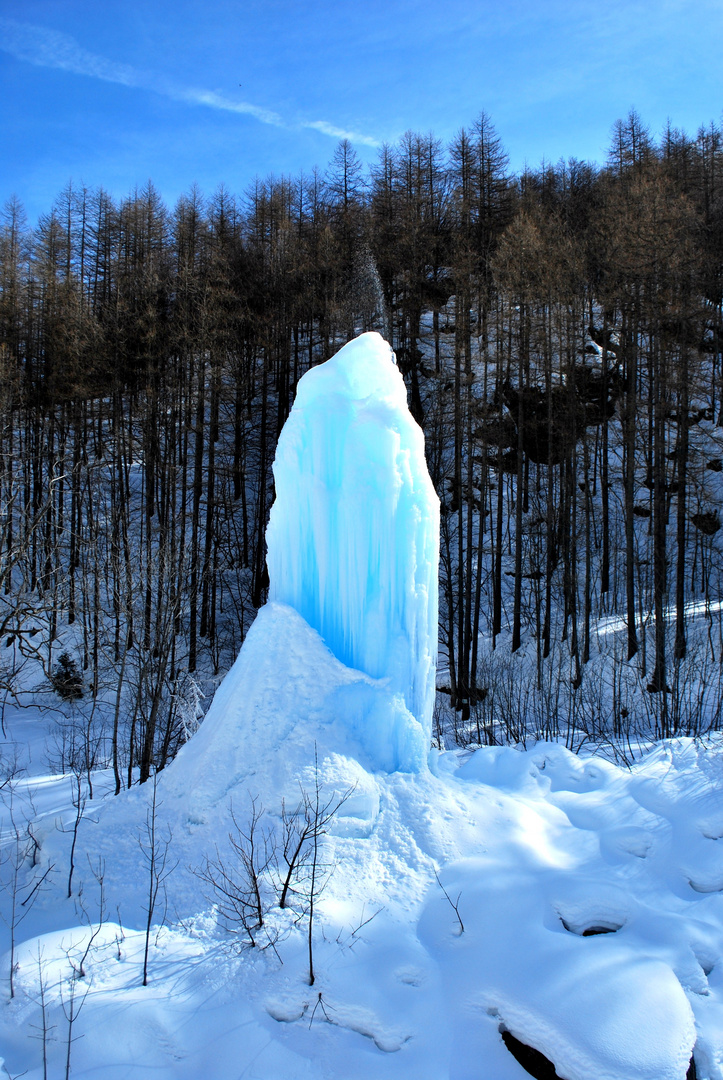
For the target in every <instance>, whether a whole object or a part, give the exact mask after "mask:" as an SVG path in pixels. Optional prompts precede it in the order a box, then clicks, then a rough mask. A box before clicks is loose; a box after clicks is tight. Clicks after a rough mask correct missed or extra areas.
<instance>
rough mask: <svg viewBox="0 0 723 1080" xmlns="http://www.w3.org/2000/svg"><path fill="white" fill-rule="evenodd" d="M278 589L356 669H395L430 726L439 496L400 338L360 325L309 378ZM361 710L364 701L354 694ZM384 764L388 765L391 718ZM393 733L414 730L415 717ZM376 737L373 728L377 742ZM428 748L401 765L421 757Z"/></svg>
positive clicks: (291, 431) (278, 515)
mask: <svg viewBox="0 0 723 1080" xmlns="http://www.w3.org/2000/svg"><path fill="white" fill-rule="evenodd" d="M274 479H275V482H276V501H275V503H274V505H273V507H272V510H271V518H270V521H269V526H268V529H267V533H266V541H267V545H268V556H267V563H268V568H269V578H270V594H269V595H270V598H271V599H272V600H276V601H280V602H282V603H285V604H288V605H289V606H291V607H293V608H294V609H295V610H296V611H298V612H299V614H300V615H302V616H303V618H304V619H305V620H306V622H307V623H308V624H309V625H310V626H312V627H314V629H315V630H317V631H318V632H319V633H320V634H321V636H322V637H323V639H324V641H325V642H326V644H327V645H328V646H329V648H330V649H331V651H332V652H333V653H334V655H335V656H336V657H337V658H338V659H339V660H340V661H341V662H342V663H343V664H345V665H346V666H347V667H350V668H353V669H358V670H359V671H363V672H365V673H366V674H367V675H369V676H371V677H372V678H374V679H387V680H388V686H389V691H390V694H391V695H392V696H393V697H396V696H397V695H401V698H402V699H403V702H404V705H405V706H406V708H407V709H408V710H409V712H410V713H411V714H412V715H413V716H414V717H415V718H416V719H417V720H418V721H419V723H420V724H421V726H422V729H423V732H422V734H423V738H424V740H425V741H426V743H427V744H428V742H429V738H430V735H431V726H432V710H433V705H434V692H435V664H436V655H437V568H438V562H439V500H438V498H437V495H436V493H435V491H434V487H433V485H432V482H431V480H430V478H429V473H428V471H427V465H426V461H425V458H424V436H423V434H422V431H421V429H420V428H419V426H418V425H417V424H416V422H415V421H414V419H413V418H412V416H411V414H410V412H409V409H408V408H407V393H406V388H405V386H404V380H403V379H402V376H401V373H400V372H399V369H398V368H397V366H396V364H395V362H394V353H393V352H392V350H391V347H390V346H389V345H388V344H387V342H385V341H384V340H383V338H382V337H381V336H380V335H379V334H376V333H369V334H362V335H361V336H360V337H358V338H357V339H355V340H354V341H350V342H349V343H348V344H347V345H345V346H344V348H343V349H341V350H340V351H339V352H338V353H337V354H336V356H334V357H333V358H332V359H331V360H328V361H327V362H326V363H325V364H321V365H320V366H319V367H315V368H312V369H311V370H310V371H308V372H307V373H306V374H305V375H304V376H303V378H302V379H301V380H300V382H299V386H298V389H297V394H296V400H295V402H294V406H293V408H292V410H291V414H290V416H289V418H288V420H287V421H286V424H285V425H284V428H283V431H282V432H281V436H280V438H279V442H278V446H277V450H276V460H275V462H274ZM348 704H350V705H351V707H352V713H353V714H354V717H353V721H352V722H353V723H356V722H357V720H358V716H359V709H358V708H357V704H356V702H349V703H348ZM362 711H363V712H364V713H365V723H367V724H369V725H370V726H371V727H374V728H376V730H377V732H378V738H379V743H380V746H379V750H380V760H379V763H378V767H379V768H385V769H388V768H389V767H390V765H389V762H390V760H393V756H392V758H390V755H389V752H388V748H387V746H386V744H387V743H388V740H389V735H388V733H387V732H386V731H384V730H383V728H382V727H378V728H377V727H376V725H377V724H383V723H385V722H386V721H387V720H388V719H389V715H388V712H387V713H386V714H385V715H379V716H377V715H376V714H375V713H374V712H373V710H372V711H369V710H368V709H367V707H366V705H363V706H362ZM398 716H399V717H401V730H400V732H399V734H398V735H395V736H393V739H394V741H395V742H396V743H397V744H398V745H400V746H401V745H404V744H406V743H407V742H408V739H407V721H406V718H405V714H404V713H403V712H401V711H399V712H398ZM367 746H368V749H371V746H370V740H367ZM418 761H419V753H418V750H413V751H412V756H411V758H410V759H404V758H398V759H396V764H392V765H391V767H392V768H395V767H396V768H407V769H409V768H415V767H416V765H417V763H418Z"/></svg>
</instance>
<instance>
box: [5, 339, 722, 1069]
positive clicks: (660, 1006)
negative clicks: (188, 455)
mask: <svg viewBox="0 0 723 1080" xmlns="http://www.w3.org/2000/svg"><path fill="white" fill-rule="evenodd" d="M345 354H346V355H345ZM310 376H313V378H310ZM400 387H401V390H400ZM402 390H403V384H402V383H401V379H400V378H399V377H398V373H397V372H396V369H395V367H394V365H393V362H392V359H391V355H390V353H389V350H388V347H387V346H385V345H384V343H383V342H382V340H381V338H378V336H377V335H364V336H363V337H362V338H360V339H359V341H358V342H355V343H352V347H350V346H347V347H346V348H345V349H344V350H342V352H341V353H339V354H338V356H337V357H336V358H335V359H334V360H333V361H330V362H328V363H327V364H326V365H323V367H320V368H318V369H314V370H312V372H310V373H309V375H307V376H305V377H304V380H302V384H301V386H300V391H299V395H298V397H297V406H295V409H294V411H293V412H292V417H291V419H290V422H289V425H288V428H287V429H285V432H284V436H283V438H282V441H281V444H280V450H279V455H278V457H277V463H276V479H277V499H278V501H277V504H276V507H275V510H274V515H273V517H272V524H271V526H270V528H269V568H270V574H271V583H272V600H271V602H270V603H269V604H268V605H267V606H266V607H265V608H263V609H262V610H261V611H260V612H259V615H258V617H257V619H256V622H255V623H254V625H253V626H252V628H251V630H250V631H249V633H248V635H247V637H246V640H245V642H244V646H243V648H242V650H241V652H240V654H239V656H238V659H237V661H236V663H235V665H234V666H233V668H232V669H231V671H230V672H229V673H228V675H227V676H226V678H225V680H224V682H223V684H222V685H221V687H220V689H219V690H218V692H217V693H216V695H215V697H214V699H213V702H212V704H211V707H210V709H209V712H208V714H207V717H206V719H205V721H204V722H203V724H202V725H201V726H200V728H199V730H198V731H197V732H196V733H195V734H194V735H193V737H192V738H191V740H190V741H189V742H188V743H187V744H186V745H185V746H184V747H183V748H182V749H181V751H180V753H179V754H178V756H177V758H176V759H175V761H174V762H173V763H172V764H171V765H170V766H169V767H168V768H167V769H165V770H164V771H163V772H162V773H161V774H159V776H158V778H157V787H156V788H155V791H154V787H153V784H152V783H148V784H145V785H143V786H136V787H133V788H132V789H131V790H129V791H125V792H123V793H122V794H121V795H120V796H118V797H114V796H113V795H112V794H111V792H112V790H113V778H112V776H111V775H110V774H109V773H108V772H107V771H106V772H105V773H101V772H99V773H98V774H97V775H96V776H94V792H95V798H94V799H93V800H92V801H89V802H88V805H87V808H86V813H85V816H84V817H83V819H82V821H81V822H80V826H79V830H78V838H77V844H76V847H75V867H76V869H75V874H74V878H73V896H72V897H71V898H70V899H68V898H67V891H68V890H67V885H68V862H69V855H70V849H71V843H72V827H73V823H74V821H75V818H76V811H75V807H74V806H73V794H74V790H76V788H75V781H74V778H72V777H69V776H68V777H53V776H47V775H44V774H43V773H42V772H41V771H39V770H40V766H41V765H42V760H41V759H42V753H41V751H40V748H41V747H42V746H43V745H44V735H43V724H44V722H45V721H44V720H43V716H42V714H41V713H40V712H38V714H37V715H36V716H35V720H34V723H35V729H36V730H35V734H34V735H33V739H34V740H35V741H34V743H33V746H34V751H33V755H30V756H29V757H28V760H30V761H32V764H33V769H34V774H32V775H24V776H21V777H16V778H14V779H13V780H12V781H10V782H8V783H7V784H6V785H5V786H4V787H3V788H2V790H0V798H1V799H2V806H0V813H1V815H2V827H1V828H0V875H1V876H2V884H3V885H4V891H3V892H1V893H0V911H1V913H2V915H3V918H4V919H5V920H6V926H5V929H4V931H3V946H2V947H3V949H4V950H6V951H5V953H4V956H3V957H2V959H1V961H0V989H2V992H4V993H5V995H6V1001H5V1004H4V1007H3V1009H2V1010H0V1048H1V1052H2V1054H3V1056H4V1059H5V1070H6V1072H7V1074H9V1075H12V1076H16V1075H18V1074H20V1073H24V1074H25V1075H26V1076H27V1077H28V1080H40V1078H41V1077H42V1076H43V1075H44V1073H43V1063H42V1049H41V1042H40V1040H39V1036H40V1035H41V1034H42V1002H41V990H42V993H43V994H44V996H45V1011H46V1030H47V1036H48V1041H47V1056H48V1072H47V1075H49V1076H60V1075H65V1071H64V1064H65V1055H66V1051H67V1046H68V1039H69V1038H70V1037H71V1036H72V1039H73V1040H74V1041H73V1042H72V1044H71V1051H72V1070H71V1075H77V1076H83V1077H85V1078H87V1080H124V1078H126V1077H128V1078H135V1077H138V1076H151V1075H152V1076H153V1077H154V1078H157V1080H186V1078H188V1080H197V1078H198V1077H201V1076H203V1077H205V1076H208V1077H212V1078H213V1080H242V1078H243V1080H369V1078H373V1080H524V1077H525V1076H526V1075H527V1074H526V1073H525V1072H524V1071H523V1069H522V1068H521V1066H520V1065H519V1064H518V1062H517V1061H516V1060H515V1058H514V1057H513V1056H512V1055H511V1054H510V1052H509V1051H508V1049H507V1047H506V1046H505V1043H504V1042H503V1038H502V1034H503V1032H509V1033H511V1034H512V1035H514V1036H515V1037H516V1038H517V1039H519V1040H520V1041H522V1042H524V1043H526V1044H528V1045H530V1046H532V1047H534V1048H536V1049H537V1050H539V1051H540V1052H542V1053H543V1054H544V1055H545V1056H546V1057H548V1058H549V1059H550V1060H551V1061H552V1062H553V1063H554V1065H555V1067H556V1071H557V1074H558V1076H560V1077H562V1078H564V1080H684V1078H685V1076H686V1073H687V1070H688V1065H689V1062H690V1059H691V1054H692V1053H693V1052H694V1054H695V1063H696V1070H697V1077H698V1080H723V797H722V796H723V739H721V737H720V736H715V737H714V738H711V740H710V741H708V742H704V741H702V740H698V741H695V740H691V739H677V740H672V741H667V742H664V743H661V744H660V745H658V746H657V747H655V748H653V749H652V750H650V751H649V752H648V753H647V754H646V755H644V756H642V757H641V758H640V760H638V761H636V763H635V764H634V766H632V767H631V768H621V767H619V766H618V765H616V764H613V763H611V762H610V761H607V760H604V759H602V758H600V757H596V756H594V755H590V754H588V755H587V756H583V754H578V755H576V754H573V753H572V752H570V751H569V750H567V749H565V748H563V747H562V746H560V745H558V744H556V743H539V744H538V745H536V746H534V747H530V748H528V749H526V750H521V749H517V748H514V747H482V748H479V749H476V750H465V751H461V750H459V751H454V752H439V751H432V752H431V753H430V752H428V749H427V748H428V745H429V726H430V720H431V717H430V713H429V692H430V691H429V685H428V684H429V680H430V678H431V677H432V676H433V669H434V648H433V644H432V640H433V634H432V622H431V621H430V620H431V619H432V614H433V608H435V606H436V593H435V585H434V574H432V572H431V569H430V566H431V565H432V563H430V560H432V559H433V557H434V556H435V550H434V549H435V543H436V540H435V538H434V537H433V536H432V535H431V531H432V526H433V525H434V522H435V521H436V513H437V508H436V502H435V500H434V499H433V498H431V497H430V494H429V493H430V490H431V489H430V488H429V487H428V477H427V474H426V470H425V469H423V468H422V465H423V458H420V457H419V455H421V454H422V451H423V448H422V445H421V435H420V434H419V433H418V429H416V428H415V426H414V425H413V422H412V421H411V419H410V418H409V417H408V413H407V412H406V403H405V401H404V400H403V394H402V392H401V391H402ZM332 439H333V440H335V441H334V442H333V445H334V446H335V447H336V448H337V450H338V452H335V453H334V454H330V453H328V445H329V440H332ZM325 447H326V452H327V456H328V457H329V458H330V459H332V458H333V460H329V461H328V462H327V463H325V462H324V460H323V458H324V448H325ZM362 454H365V455H368V456H371V458H372V460H373V462H374V468H373V470H372V476H371V477H370V478H368V479H366V480H365V478H364V475H363V469H362V464H361V461H360V457H359V455H362ZM335 469H336V470H337V472H336V473H335ZM295 499H296V504H295V503H294V500H295ZM297 504H298V505H297ZM365 508H367V511H368V512H365ZM322 512H323V513H322ZM324 515H327V516H328V520H327V517H325V516H324ZM349 530H350V531H351V532H352V533H353V534H354V535H353V536H347V535H346V531H349ZM342 533H343V534H344V535H343V536H342ZM302 540H303V541H304V542H303V543H302V542H301V541H302ZM337 551H338V552H340V553H341V555H340V558H339V559H338V560H335V559H333V558H332V555H333V553H334V552H337ZM434 565H435V566H436V563H434ZM295 575H299V576H300V577H299V580H300V581H301V583H302V584H301V585H299V586H298V588H297V587H296V585H295V584H294V582H295V580H296V577H295ZM357 577H359V579H360V588H359V589H358V590H357V589H356V588H355V583H356V582H357ZM317 589H318V596H319V599H318V600H317V599H315V596H316V592H315V590H317ZM332 596H336V597H337V598H338V600H339V603H340V605H341V607H342V608H343V611H344V618H345V619H346V618H348V620H349V627H350V631H349V633H345V632H344V625H343V623H342V622H340V621H339V619H338V618H337V616H336V615H335V614H334V612H333V605H332V603H331V597H332ZM390 598H392V599H390ZM434 614H435V619H436V613H434ZM405 650H406V652H405ZM407 653H408V655H407ZM410 657H411V659H410ZM29 713H30V711H29V710H25V711H24V713H21V712H20V711H18V712H17V713H16V712H9V713H8V716H7V717H6V725H7V729H8V742H7V743H6V745H5V746H4V748H3V752H4V756H5V757H6V759H7V758H8V757H12V752H11V750H12V746H8V744H12V743H13V742H14V741H22V739H24V738H25V736H26V734H27V733H28V732H29V730H30V728H31V727H32V726H33V725H32V724H30V723H29V720H28V716H29ZM8 751H10V752H8ZM317 790H318V791H319V792H320V793H321V799H322V801H323V802H324V803H326V802H327V800H328V801H330V802H331V803H334V802H336V801H340V800H344V801H343V803H342V805H340V808H339V810H338V813H337V814H336V815H335V816H334V817H333V818H332V819H331V820H330V822H329V825H328V828H327V830H326V832H325V834H324V835H323V836H322V837H320V842H321V863H320V866H322V867H323V877H324V879H325V881H326V885H325V888H324V890H323V892H322V893H321V894H320V895H319V897H318V898H317V900H318V902H317V905H316V922H315V924H314V926H312V928H311V940H312V945H313V952H314V968H315V976H316V977H315V980H314V983H313V985H310V980H309V955H308V941H309V923H308V905H307V906H306V907H305V906H304V904H303V903H301V904H296V905H295V906H292V907H289V908H284V909H283V910H282V909H280V908H279V906H278V902H277V901H278V878H279V869H278V863H277V864H274V862H273V860H272V862H271V863H270V864H269V866H268V867H267V869H266V870H265V871H264V872H263V873H262V875H261V881H260V890H261V893H262V895H263V897H264V899H265V901H267V902H268V909H267V910H266V912H265V931H264V932H265V934H266V938H264V939H263V940H261V939H260V940H261V943H262V944H263V943H264V941H269V942H272V943H273V944H272V945H271V946H270V947H268V948H266V949H262V948H260V947H254V948H241V947H239V945H238V944H237V943H235V939H234V937H233V935H231V934H229V929H228V925H227V924H226V923H225V921H224V919H223V918H222V916H221V915H220V913H219V908H218V905H217V903H216V899H217V898H215V897H214V895H213V892H212V890H209V888H208V882H207V881H206V882H204V881H203V879H201V878H199V876H198V874H197V873H196V871H197V870H198V868H199V867H203V865H204V862H205V861H206V860H208V859H214V858H216V859H226V860H227V865H229V866H230V865H231V863H230V862H228V860H230V859H231V850H230V848H229V845H228V839H227V838H228V834H229V832H232V830H233V823H234V818H235V820H236V821H237V822H240V823H242V824H245V823H247V822H248V820H249V818H250V816H251V814H252V813H253V811H254V808H255V809H256V811H257V813H258V814H259V823H260V829H261V830H262V833H261V834H260V835H261V836H263V837H264V838H265V843H266V844H267V845H270V846H273V844H275V843H278V841H279V838H280V836H282V834H283V829H284V823H285V821H288V813H289V810H290V809H291V810H292V816H293V808H294V807H297V806H298V804H299V802H300V801H302V802H303V794H304V793H306V795H307V797H308V796H309V794H311V795H312V796H313V794H314V792H316V791H317ZM154 793H155V799H156V808H157V822H156V833H157V835H158V836H160V837H162V838H166V839H167V841H168V852H169V864H168V865H169V867H171V868H172V873H170V875H169V877H168V878H167V881H166V883H165V894H164V895H163V897H162V903H161V904H160V905H159V907H158V909H157V910H156V914H155V919H154V926H153V929H152V933H151V938H150V953H149V982H148V985H147V986H142V985H141V981H142V980H141V975H142V969H143V956H144V948H145V933H144V928H145V918H146V908H145V904H146V898H147V895H148V888H149V878H148V872H147V861H146V859H145V858H144V854H143V842H144V830H145V827H146V823H147V822H148V820H149V819H148V815H149V813H150V812H151V807H152V801H153V798H154ZM11 813H12V820H11V816H10V815H11ZM13 822H15V823H16V825H17V824H18V823H20V824H21V826H22V828H24V827H25V823H26V822H27V823H28V826H29V828H30V830H31V832H32V836H33V838H34V840H35V842H36V846H35V847H34V849H33V850H34V858H33V857H29V858H28V859H27V860H26V861H25V862H24V863H23V865H22V866H21V867H20V876H19V884H20V888H19V891H17V892H16V901H17V900H18V899H25V898H29V896H30V892H31V890H32V889H33V888H34V884H35V883H36V882H37V881H38V880H39V879H40V878H41V876H42V880H43V885H42V887H41V888H38V890H37V894H36V899H35V903H34V904H31V905H29V906H28V907H27V910H25V914H24V915H23V921H22V923H19V924H17V925H16V935H15V945H16V953H15V959H16V971H15V989H16V993H15V996H14V998H13V999H12V1000H7V990H8V987H9V974H10V955H9V948H10V939H9V931H8V924H9V923H10V922H11V921H12V910H13V904H12V898H13V888H12V884H13V879H12V866H13V858H14V852H16V850H17V848H16V845H15V837H14V831H13ZM101 869H102V877H103V893H104V895H103V897H102V900H103V903H101V890H100V886H99V882H98V880H97V879H98V876H99V871H100V870H101ZM94 871H95V873H94ZM19 910H20V908H18V905H17V903H16V905H15V911H16V913H17V912H18V911H19ZM84 954H87V955H86V959H85V963H84V972H85V973H84V974H83V975H82V976H77V971H78V968H79V964H80V960H81V958H82V957H83V955H84ZM73 967H75V970H76V977H73ZM71 991H74V993H75V994H76V1001H77V1003H78V1006H79V1011H78V1013H77V1018H76V1020H75V1026H74V1028H73V1030H72V1032H71V1031H70V1029H69V1026H68V1008H69V1001H70V997H69V995H70V994H71Z"/></svg>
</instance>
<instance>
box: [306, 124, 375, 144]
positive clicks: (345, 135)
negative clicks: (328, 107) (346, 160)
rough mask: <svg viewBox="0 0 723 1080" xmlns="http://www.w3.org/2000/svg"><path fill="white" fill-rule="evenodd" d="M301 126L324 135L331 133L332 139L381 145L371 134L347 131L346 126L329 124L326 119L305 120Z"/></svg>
mask: <svg viewBox="0 0 723 1080" xmlns="http://www.w3.org/2000/svg"><path fill="white" fill-rule="evenodd" d="M299 127H303V128H313V129H314V131H320V132H321V133H322V135H330V136H331V137H332V139H348V140H349V142H352V143H361V144H362V146H379V140H378V139H375V138H373V137H372V136H371V135H360V134H359V132H358V131H346V130H345V129H344V128H340V127H336V126H335V125H334V124H328V123H327V122H326V120H303V121H302V122H301V123H300V124H299Z"/></svg>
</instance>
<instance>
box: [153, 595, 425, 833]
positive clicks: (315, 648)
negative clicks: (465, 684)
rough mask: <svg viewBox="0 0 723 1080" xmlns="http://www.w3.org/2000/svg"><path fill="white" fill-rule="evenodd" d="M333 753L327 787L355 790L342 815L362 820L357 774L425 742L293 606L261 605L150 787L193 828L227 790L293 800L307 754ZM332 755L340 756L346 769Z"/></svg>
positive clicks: (366, 795)
mask: <svg viewBox="0 0 723 1080" xmlns="http://www.w3.org/2000/svg"><path fill="white" fill-rule="evenodd" d="M335 755H336V758H337V764H336V766H335V767H334V768H332V767H331V766H329V768H331V769H332V772H331V774H330V779H331V783H332V784H333V786H334V787H337V786H338V787H339V788H342V789H343V788H344V787H348V786H355V792H354V797H353V801H352V803H351V806H347V807H345V814H346V816H347V817H354V816H357V817H360V818H363V817H364V816H368V815H369V814H371V813H372V812H373V808H374V805H375V799H376V802H377V803H378V796H376V795H375V794H374V792H373V791H372V792H370V791H368V790H367V788H368V783H367V782H366V781H364V780H363V776H364V774H365V773H366V772H368V771H373V770H374V769H375V768H380V769H383V770H386V771H389V772H391V771H394V770H395V769H398V768H399V767H400V766H402V765H405V766H406V767H407V768H414V769H420V768H422V767H423V765H424V762H425V760H426V745H425V739H424V735H423V732H422V729H421V726H420V724H419V723H418V721H417V720H415V718H414V717H413V716H412V715H411V713H410V712H409V711H408V709H407V708H406V706H405V704H404V701H403V700H402V697H401V695H400V694H391V693H390V692H389V688H388V685H387V682H386V680H377V679H371V678H370V677H369V676H368V675H365V674H364V673H363V672H361V671H353V670H352V669H351V668H348V667H345V666H344V665H343V664H342V663H340V662H339V660H337V658H336V657H335V656H334V655H333V654H332V653H331V652H330V651H329V649H328V648H327V647H326V645H325V644H324V642H323V641H322V640H321V638H320V636H319V635H318V634H317V632H316V631H315V630H313V629H312V628H311V627H310V626H309V625H308V624H307V623H306V622H305V621H304V620H303V618H302V617H301V616H300V615H299V614H298V612H296V611H294V610H293V608H290V607H288V606H287V605H286V604H279V603H269V604H267V605H266V606H265V607H264V608H262V609H261V611H260V612H259V614H258V616H257V618H256V621H255V622H254V624H253V626H252V627H251V629H250V631H249V633H248V635H247V637H246V640H245V642H244V645H243V648H242V649H241V652H240V653H239V656H238V659H237V660H236V663H235V664H234V666H233V668H232V669H231V671H230V672H229V673H228V675H227V676H226V678H225V679H224V681H223V683H222V684H221V686H220V688H219V690H218V692H217V693H216V695H215V697H214V699H213V703H212V705H211V708H210V709H209V711H208V714H207V716H206V719H205V720H204V722H203V724H202V725H201V727H200V729H199V730H198V731H197V732H196V734H195V735H194V737H193V739H192V740H191V741H190V742H188V743H187V744H186V745H185V746H184V747H183V748H182V750H181V751H180V753H179V754H178V757H177V758H176V760H175V761H174V762H173V764H172V765H171V766H169V768H168V769H166V770H165V771H164V772H163V773H162V774H161V776H160V777H159V785H160V787H161V791H162V794H163V798H164V800H169V799H174V798H175V799H178V800H179V802H181V803H182V804H183V806H184V807H185V813H186V817H187V821H188V822H189V823H191V824H192V823H194V822H196V823H198V824H199V825H200V824H202V823H204V822H206V821H207V820H209V815H211V816H212V817H213V816H214V814H215V810H216V808H217V807H224V806H225V805H226V804H227V803H228V800H229V798H232V797H233V796H234V793H236V794H237V795H240V796H243V797H244V799H245V798H246V795H247V792H250V793H251V794H252V795H253V796H254V797H258V798H260V799H261V801H262V802H263V804H264V806H265V807H266V808H267V809H268V810H273V811H277V810H278V808H279V807H280V803H281V800H282V798H283V799H286V801H287V802H293V801H295V800H297V799H298V797H299V783H298V782H299V780H300V779H302V778H303V776H304V773H305V771H306V770H308V769H309V768H310V767H313V763H314V760H315V757H318V759H319V761H320V762H322V761H324V760H326V759H329V758H333V757H334V756H335ZM339 759H345V760H346V759H349V761H348V762H347V764H346V767H345V768H342V767H341V766H340V765H339ZM356 762H358V763H359V766H361V767H360V768H359V767H357V768H355V767H354V763H356ZM352 773H353V776H352ZM350 779H351V785H350V784H349V780H350Z"/></svg>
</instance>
